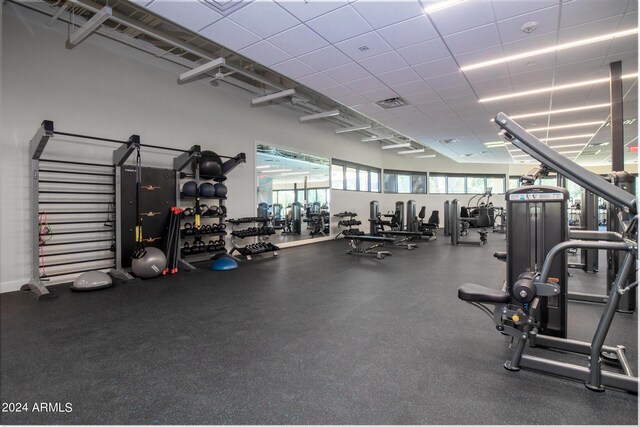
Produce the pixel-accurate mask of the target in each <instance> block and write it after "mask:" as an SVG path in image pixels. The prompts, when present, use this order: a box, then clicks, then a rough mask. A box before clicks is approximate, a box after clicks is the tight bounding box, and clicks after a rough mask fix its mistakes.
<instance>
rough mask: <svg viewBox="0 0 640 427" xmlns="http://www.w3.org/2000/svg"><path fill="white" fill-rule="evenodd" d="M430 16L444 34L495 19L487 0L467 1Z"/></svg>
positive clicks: (487, 22)
mask: <svg viewBox="0 0 640 427" xmlns="http://www.w3.org/2000/svg"><path fill="white" fill-rule="evenodd" d="M429 16H430V18H431V19H432V20H433V23H434V24H435V26H436V28H437V29H438V30H439V31H440V34H442V35H443V36H446V35H448V34H452V33H457V32H459V31H464V30H468V29H470V28H474V27H478V26H480V25H485V24H489V23H491V22H493V21H494V18H493V11H492V10H491V6H490V5H489V3H487V2H486V1H466V2H464V3H460V4H457V5H455V6H452V7H449V8H447V9H443V10H439V11H437V12H434V13H431V14H430V15H429Z"/></svg>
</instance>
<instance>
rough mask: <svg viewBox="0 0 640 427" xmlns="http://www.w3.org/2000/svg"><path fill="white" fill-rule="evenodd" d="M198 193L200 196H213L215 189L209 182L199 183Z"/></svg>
mask: <svg viewBox="0 0 640 427" xmlns="http://www.w3.org/2000/svg"><path fill="white" fill-rule="evenodd" d="M200 195H201V196H202V197H215V195H216V189H215V187H214V185H213V184H211V183H210V182H204V183H202V184H200Z"/></svg>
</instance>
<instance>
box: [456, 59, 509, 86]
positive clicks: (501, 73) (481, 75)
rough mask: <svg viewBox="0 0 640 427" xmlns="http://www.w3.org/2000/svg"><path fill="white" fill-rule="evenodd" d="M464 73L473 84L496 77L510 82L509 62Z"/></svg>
mask: <svg viewBox="0 0 640 427" xmlns="http://www.w3.org/2000/svg"><path fill="white" fill-rule="evenodd" d="M463 74H464V75H465V77H466V78H467V80H468V81H469V83H471V85H472V86H473V85H475V84H476V83H480V82H484V81H487V80H496V79H502V80H504V81H506V83H507V84H508V83H509V68H508V67H507V64H497V65H494V66H492V67H485V68H478V69H476V70H469V71H463Z"/></svg>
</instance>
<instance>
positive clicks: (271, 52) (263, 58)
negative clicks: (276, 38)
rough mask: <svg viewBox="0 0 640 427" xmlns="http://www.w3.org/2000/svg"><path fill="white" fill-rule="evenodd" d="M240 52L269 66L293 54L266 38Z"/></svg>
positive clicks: (289, 57)
mask: <svg viewBox="0 0 640 427" xmlns="http://www.w3.org/2000/svg"><path fill="white" fill-rule="evenodd" d="M239 53H240V54H241V55H243V56H246V57H247V58H249V59H251V60H253V61H255V62H257V63H258V64H262V65H264V66H267V67H270V66H272V65H273V64H277V63H278V62H282V61H286V60H288V59H291V55H289V54H288V53H287V52H285V51H284V50H282V49H280V48H279V47H277V46H275V45H273V44H271V43H269V42H268V41H266V40H262V41H259V42H258V43H254V44H252V45H251V46H249V47H246V48H244V49H241V50H240V51H239Z"/></svg>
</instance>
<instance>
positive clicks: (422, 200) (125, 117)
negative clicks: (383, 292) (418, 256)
mask: <svg viewBox="0 0 640 427" xmlns="http://www.w3.org/2000/svg"><path fill="white" fill-rule="evenodd" d="M0 5H2V6H0V7H2V22H1V24H0V25H1V31H2V32H1V34H2V49H1V51H0V52H1V55H2V57H1V59H0V63H1V70H2V73H1V76H0V80H1V85H0V95H1V96H0V101H1V102H0V144H1V149H2V156H1V165H2V167H0V200H2V207H3V209H0V291H3V292H5V291H10V290H16V289H18V288H19V286H20V285H21V284H23V283H25V282H26V281H27V280H28V278H29V261H28V260H29V256H30V242H29V239H28V237H27V236H29V230H30V221H29V216H28V215H29V206H30V205H29V183H30V182H29V158H28V150H27V147H28V142H29V140H30V139H31V137H32V136H33V134H34V132H35V130H36V128H37V127H38V126H39V124H40V123H41V122H42V120H44V119H48V120H53V121H54V122H55V126H56V129H58V130H61V131H67V132H74V133H85V134H90V135H96V136H104V137H110V138H117V139H126V138H127V137H128V136H129V135H131V134H138V135H140V136H141V139H142V142H143V143H149V144H154V145H161V146H171V147H178V148H189V147H191V146H192V145H194V144H200V145H202V147H203V148H204V149H210V150H213V151H216V152H218V153H220V154H223V155H235V154H237V153H239V152H245V153H246V154H247V164H245V165H241V166H240V167H238V168H237V169H235V170H234V171H233V172H232V173H231V175H230V177H229V180H228V182H227V184H228V188H229V200H228V204H227V205H228V207H229V213H230V215H231V216H250V215H254V213H255V197H256V195H255V188H256V183H255V176H254V166H255V143H256V141H260V142H263V143H266V144H269V145H274V146H279V147H283V148H289V149H292V150H296V151H301V152H305V153H310V154H316V155H319V156H324V157H329V158H332V157H333V158H339V159H343V160H348V161H353V162H356V163H361V164H365V165H370V166H375V167H383V166H384V167H387V168H391V169H403V170H425V171H434V172H448V171H449V172H485V173H488V172H491V173H495V172H496V171H500V172H501V173H502V172H503V173H505V174H509V173H512V172H511V170H512V168H510V167H509V166H506V165H472V164H457V163H455V162H453V161H451V160H448V159H444V158H441V157H438V158H437V159H424V160H421V161H420V163H416V161H415V160H407V159H404V158H400V157H399V156H397V155H393V154H390V153H384V152H382V151H381V150H380V149H379V146H378V145H377V144H376V143H373V144H363V143H361V142H360V138H361V137H360V136H357V135H349V134H344V135H335V133H334V126H333V125H331V124H328V123H326V122H318V123H309V124H304V125H300V124H299V123H298V114H297V113H295V112H292V111H290V110H287V109H285V108H283V107H279V106H264V107H258V108H252V107H250V102H249V101H250V99H251V98H252V95H251V94H248V93H246V92H244V91H240V90H238V89H236V88H232V87H229V86H226V85H224V84H221V85H220V86H219V87H212V86H210V85H206V84H203V83H191V84H187V85H178V84H177V83H176V79H177V76H178V74H180V73H181V72H184V69H183V68H181V67H180V66H177V65H173V64H170V63H168V62H166V61H163V60H160V59H156V58H154V57H152V56H150V55H147V54H144V53H141V52H139V51H136V50H134V49H132V48H129V47H126V46H123V45H120V44H118V43H115V42H112V41H109V40H107V39H104V38H101V37H99V36H96V35H93V36H91V37H89V38H88V39H87V40H85V41H84V42H83V43H82V44H80V45H79V46H78V47H76V48H75V49H73V50H68V49H66V48H65V47H64V46H65V40H66V34H67V29H66V26H64V25H62V24H56V25H55V26H54V27H52V28H48V27H46V26H45V24H46V22H47V21H48V17H44V16H42V15H39V14H36V13H34V12H31V11H29V10H27V9H24V8H21V7H19V6H16V5H14V4H12V3H0ZM53 147H55V146H53ZM57 151H58V154H59V155H60V156H64V157H66V158H74V159H92V160H95V161H108V150H106V149H105V148H103V149H101V150H95V149H94V148H93V147H92V146H90V145H83V144H74V145H64V146H63V145H62V144H61V145H59V146H58V150H57ZM144 163H145V164H146V165H149V166H161V167H169V166H170V164H171V163H170V157H168V156H166V155H164V154H160V153H156V152H153V150H145V152H144ZM448 198H450V196H444V195H443V196H438V195H433V196H431V195H429V196H427V195H397V194H372V193H357V192H351V191H332V195H331V210H332V212H333V213H337V212H341V211H345V210H349V211H355V212H357V213H358V214H359V215H360V218H361V219H362V220H363V225H362V228H363V229H366V228H367V226H368V221H367V220H366V219H367V218H368V213H369V202H370V201H371V200H372V199H377V200H379V201H380V203H381V209H382V210H383V211H386V210H388V209H392V208H393V205H394V203H395V201H397V200H403V201H406V200H409V199H414V200H416V201H417V202H418V206H419V207H420V206H422V205H426V206H427V211H428V212H430V211H431V210H433V209H441V208H442V203H443V202H444V200H445V199H448Z"/></svg>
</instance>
